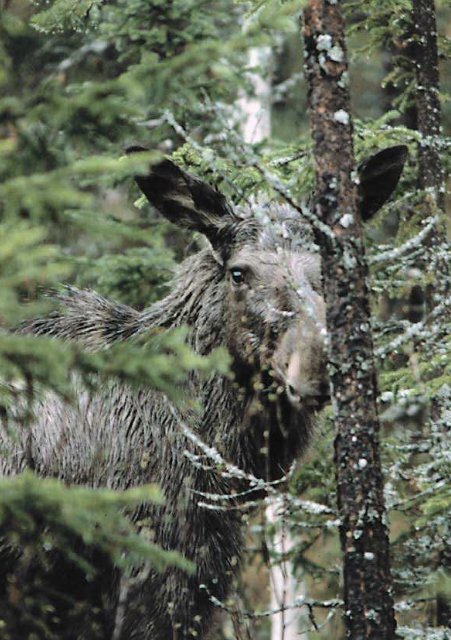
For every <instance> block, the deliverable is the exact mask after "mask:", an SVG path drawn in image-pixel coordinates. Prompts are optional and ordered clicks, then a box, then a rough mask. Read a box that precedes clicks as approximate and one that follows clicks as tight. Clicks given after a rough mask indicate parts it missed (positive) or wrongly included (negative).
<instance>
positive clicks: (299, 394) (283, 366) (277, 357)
mask: <svg viewBox="0 0 451 640" xmlns="http://www.w3.org/2000/svg"><path fill="white" fill-rule="evenodd" d="M273 369H274V373H275V375H276V377H277V379H278V382H279V383H280V386H281V387H283V389H284V391H285V394H286V397H287V399H288V400H289V402H290V404H292V405H293V406H294V407H295V408H298V409H299V408H301V407H303V406H305V407H307V406H308V407H318V408H319V407H321V406H323V405H324V404H325V403H326V402H327V401H328V399H329V380H328V375H327V365H326V354H325V331H322V330H320V329H317V328H316V327H315V331H314V332H312V331H311V330H310V331H309V330H308V329H307V330H306V328H305V327H302V328H299V327H294V328H292V329H291V330H289V331H288V332H287V333H286V334H285V336H284V337H283V339H282V341H281V344H280V346H279V348H278V349H277V350H276V352H275V354H274V358H273Z"/></svg>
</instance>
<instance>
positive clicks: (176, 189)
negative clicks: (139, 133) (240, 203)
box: [126, 146, 233, 243]
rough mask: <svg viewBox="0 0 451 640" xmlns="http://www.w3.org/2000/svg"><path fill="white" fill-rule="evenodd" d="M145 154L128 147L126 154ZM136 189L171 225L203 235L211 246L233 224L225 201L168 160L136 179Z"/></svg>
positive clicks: (142, 148)
mask: <svg viewBox="0 0 451 640" xmlns="http://www.w3.org/2000/svg"><path fill="white" fill-rule="evenodd" d="M142 151H147V149H145V148H144V147H137V146H133V147H128V149H126V152H127V153H137V152H142ZM135 180H136V183H137V184H138V186H139V188H140V189H141V191H142V192H143V194H144V195H145V196H146V198H147V199H148V200H149V202H150V203H151V204H153V205H154V206H155V207H156V208H157V209H158V211H159V212H160V213H161V214H162V215H164V216H165V218H167V219H168V220H170V222H173V223H174V224H177V225H178V226H180V227H184V228H186V229H192V230H194V231H200V232H201V233H204V234H205V235H206V236H207V237H208V238H209V240H210V241H211V242H213V243H214V240H215V238H217V237H218V235H220V232H221V230H224V229H225V228H226V227H227V226H228V225H229V224H230V222H232V220H233V211H232V209H231V208H230V206H229V205H228V203H227V200H226V199H225V197H224V196H223V195H222V194H221V193H220V192H219V191H216V190H215V189H213V188H212V187H211V186H210V185H208V184H207V183H205V182H202V180H199V178H196V177H195V176H192V175H190V174H189V173H186V172H185V171H183V170H182V169H180V167H178V166H177V165H175V164H174V163H173V162H171V161H170V160H162V161H161V162H158V163H157V164H153V165H152V166H151V167H150V168H149V172H148V173H147V174H146V175H142V176H136V177H135Z"/></svg>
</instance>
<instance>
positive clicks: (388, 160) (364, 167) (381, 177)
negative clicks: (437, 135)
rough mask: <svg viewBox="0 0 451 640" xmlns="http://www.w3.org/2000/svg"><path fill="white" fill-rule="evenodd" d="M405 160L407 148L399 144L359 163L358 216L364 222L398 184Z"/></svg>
mask: <svg viewBox="0 0 451 640" xmlns="http://www.w3.org/2000/svg"><path fill="white" fill-rule="evenodd" d="M406 159H407V147H406V146H405V145H402V144H399V145H396V146H394V147H387V148H386V149H382V151H379V152H378V153H376V154H375V155H373V156H370V157H369V158H366V160H364V161H363V162H361V163H360V165H359V166H358V168H357V170H358V173H359V178H360V185H359V195H360V216H361V218H362V220H363V221H364V222H365V221H366V220H369V219H370V218H371V217H372V216H373V215H374V214H375V213H376V211H378V210H379V209H380V208H381V207H382V205H383V204H384V202H386V201H387V200H388V199H389V197H390V196H391V194H392V193H393V191H394V190H395V188H396V185H397V184H398V181H399V178H400V177H401V173H402V170H403V167H404V163H405V161H406Z"/></svg>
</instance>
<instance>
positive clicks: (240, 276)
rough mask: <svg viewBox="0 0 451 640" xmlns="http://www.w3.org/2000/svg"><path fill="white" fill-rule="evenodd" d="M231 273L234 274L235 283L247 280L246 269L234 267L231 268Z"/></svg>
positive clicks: (233, 280)
mask: <svg viewBox="0 0 451 640" xmlns="http://www.w3.org/2000/svg"><path fill="white" fill-rule="evenodd" d="M230 275H231V276H232V282H233V284H243V283H244V281H245V273H244V269H240V268H239V267H233V269H230Z"/></svg>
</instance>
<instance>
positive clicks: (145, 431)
mask: <svg viewBox="0 0 451 640" xmlns="http://www.w3.org/2000/svg"><path fill="white" fill-rule="evenodd" d="M139 150H140V149H139V148H133V149H132V150H131V151H133V152H138V151H139ZM405 157H406V150H405V148H404V147H392V148H390V149H385V150H383V151H381V152H380V153H378V154H376V155H375V156H373V157H372V158H370V159H369V160H367V161H366V162H364V163H363V164H362V165H361V168H360V185H361V187H360V191H361V193H360V195H361V208H362V210H361V214H362V217H363V218H364V219H365V218H367V217H369V216H370V215H372V214H373V213H374V211H375V209H377V208H379V207H380V206H381V205H382V204H383V202H384V201H385V200H386V199H387V198H388V197H389V196H390V194H391V193H392V191H393V189H394V188H395V186H396V183H397V181H398V179H399V176H400V174H401V171H402V166H403V163H404V160H405ZM137 183H138V185H139V187H140V188H141V190H142V191H143V193H144V194H145V195H146V196H147V198H148V199H149V200H150V201H151V202H152V204H153V205H154V206H155V207H156V208H157V209H158V210H159V211H160V213H161V214H162V215H164V216H165V217H166V218H167V219H168V220H170V221H171V222H173V223H174V224H177V225H180V226H182V227H185V228H188V229H192V230H196V231H199V232H201V233H203V234H204V235H205V236H206V237H207V238H208V240H209V246H208V248H205V249H203V250H201V251H200V252H199V253H197V254H196V255H194V256H192V257H190V258H188V259H187V260H185V261H184V262H183V263H182V264H181V266H180V268H179V271H178V273H177V275H176V277H175V279H174V282H173V284H172V288H171V291H170V293H169V294H168V295H167V297H166V298H164V299H163V300H161V301H159V302H157V303H155V304H154V305H152V306H151V307H150V308H148V309H146V310H144V311H143V312H137V311H134V310H133V309H130V308H128V307H125V306H123V305H119V304H116V303H114V302H110V301H108V300H105V299H104V298H102V297H101V296H98V295H97V294H95V293H94V292H90V291H77V290H69V292H68V294H67V295H66V296H65V297H64V298H63V305H62V308H61V310H60V312H59V313H57V314H56V315H53V316H52V317H51V318H44V319H40V320H36V321H34V322H32V323H31V324H30V325H29V327H28V328H27V331H29V332H33V333H35V334H45V335H50V336H58V337H61V338H64V339H66V340H73V341H77V342H79V343H81V344H82V345H84V346H86V347H89V348H90V349H92V348H94V349H95V348H104V347H105V346H107V345H108V344H111V343H113V342H116V341H118V340H123V339H126V338H131V337H133V336H134V335H137V334H140V333H142V332H144V331H146V330H147V329H152V328H155V327H162V328H173V327H177V326H180V325H187V326H188V327H189V328H190V332H189V341H190V343H191V346H192V347H193V348H194V349H195V350H196V351H197V352H199V353H201V354H208V353H209V352H210V351H211V350H212V349H213V348H214V347H217V346H224V347H226V348H227V349H228V351H229V353H230V354H231V357H232V369H233V373H234V379H231V378H230V377H224V376H221V375H219V374H217V375H215V376H212V377H211V378H209V379H208V380H205V379H199V378H198V377H196V376H195V375H193V376H192V377H191V378H190V379H189V381H188V382H187V383H186V385H187V387H188V388H187V391H188V392H189V395H190V396H191V397H196V398H198V400H199V404H200V406H201V411H200V412H196V413H193V412H189V411H188V410H186V411H184V410H183V409H181V410H180V411H179V412H178V413H176V412H174V410H173V408H172V407H171V405H170V403H169V401H168V399H167V398H166V397H165V396H164V395H163V394H162V393H157V392H155V391H152V390H145V389H142V390H140V391H132V390H130V389H129V388H128V387H126V386H124V385H120V384H119V383H117V384H114V385H109V386H108V389H105V391H103V392H98V393H97V395H95V396H90V395H89V394H88V393H87V392H86V391H84V392H82V393H80V394H79V395H78V397H77V401H76V402H75V403H74V404H71V405H69V404H66V403H64V402H63V401H61V400H58V399H56V398H49V399H47V400H46V401H45V403H44V405H43V406H42V408H41V410H40V411H37V412H36V415H37V419H36V423H35V424H34V425H33V426H32V429H31V433H30V435H29V439H28V441H27V447H25V446H21V443H20V442H19V443H17V441H14V442H12V441H10V440H8V438H7V436H3V435H2V436H0V439H1V440H2V442H1V444H2V447H3V448H4V449H6V450H8V449H9V451H10V455H9V456H7V457H4V458H3V459H2V461H1V462H0V465H1V470H2V472H3V473H7V474H12V473H17V472H20V471H22V470H23V469H25V468H26V467H27V465H29V463H30V460H32V464H33V468H34V469H35V471H36V472H37V473H39V474H41V475H43V476H54V477H59V478H61V479H63V480H64V481H66V482H69V483H81V484H86V485H89V486H93V487H98V486H108V487H113V488H125V487H129V486H133V485H140V484H144V483H148V482H158V483H159V484H160V486H161V488H162V490H163V493H164V496H165V501H164V504H163V506H159V507H155V506H152V507H145V508H141V509H140V510H139V513H138V512H137V513H136V514H132V517H133V518H134V519H135V520H138V519H139V520H142V519H143V518H147V520H148V521H150V522H151V524H152V530H153V533H154V540H155V542H157V543H158V544H159V545H161V546H162V547H163V548H165V549H176V550H178V551H180V552H181V553H182V554H183V555H185V556H186V557H188V558H189V559H191V560H193V561H194V563H195V566H196V571H195V573H194V575H187V574H184V573H182V572H181V571H179V570H177V569H167V570H166V571H165V572H164V573H160V574H159V573H153V572H151V573H150V574H149V575H146V577H145V579H143V580H142V581H141V582H139V586H138V587H136V588H135V589H131V590H130V592H129V594H128V600H127V602H126V607H125V619H124V623H123V626H122V635H121V638H124V639H125V638H127V639H130V640H169V639H177V640H180V639H182V638H189V637H197V638H203V637H205V635H206V633H207V630H208V629H209V628H210V626H211V621H212V614H213V606H212V604H211V596H214V597H215V598H218V599H220V600H222V599H224V598H225V596H226V595H227V592H228V589H229V585H230V582H231V580H232V576H233V573H234V571H235V567H236V566H237V564H238V559H239V557H240V554H241V550H242V537H241V521H240V517H239V515H237V513H236V511H234V510H230V511H225V512H217V511H214V510H208V509H205V508H202V507H201V506H199V505H198V496H199V492H200V493H202V494H206V493H215V494H230V493H231V491H232V490H236V486H234V487H232V486H231V485H230V480H229V479H227V478H224V477H223V476H222V475H220V474H219V473H217V472H216V471H215V469H214V468H211V469H210V468H209V467H208V465H207V466H205V468H204V467H202V468H200V467H199V465H195V464H193V461H192V457H191V458H190V457H189V456H187V455H184V452H191V453H192V454H194V456H195V455H198V454H199V453H200V452H199V450H197V449H196V446H195V444H193V442H191V440H189V439H187V437H186V435H185V434H184V431H183V430H182V429H181V428H180V423H181V421H183V422H185V423H186V424H187V425H188V426H189V428H190V429H191V430H193V431H195V432H196V433H197V434H198V435H199V436H200V437H201V439H202V440H203V441H204V442H205V443H206V444H208V445H211V446H214V447H216V449H217V450H218V451H219V453H220V454H221V455H222V456H223V457H224V458H225V459H226V460H227V461H229V462H231V463H233V464H234V465H237V466H238V467H240V468H241V469H243V470H245V471H247V472H251V473H253V474H254V475H256V476H258V477H261V478H264V479H269V480H273V479H276V478H280V477H281V476H282V475H283V474H284V473H285V472H286V470H287V469H288V467H289V465H290V463H291V462H292V461H293V459H294V458H295V457H296V456H298V455H299V454H301V453H302V452H303V450H305V448H306V446H307V443H308V440H309V438H310V436H311V434H312V428H313V424H314V419H315V414H316V413H317V411H318V409H319V408H321V406H322V405H323V404H324V402H325V401H326V400H327V396H328V382H327V376H326V363H325V356H324V339H325V306H324V301H323V298H322V295H321V273H320V271H321V269H320V262H319V257H318V255H317V253H316V251H315V247H314V245H312V243H311V241H310V239H309V234H308V232H306V229H305V228H304V224H303V222H302V221H301V220H300V219H299V216H298V214H297V213H296V212H293V211H291V210H290V209H289V208H287V206H285V205H282V206H281V205H272V206H271V207H270V208H268V211H267V214H268V215H267V216H266V217H265V216H264V217H263V218H257V217H255V216H253V215H252V212H251V211H243V210H239V209H234V208H233V207H232V206H231V205H230V204H229V203H228V202H227V201H226V199H225V198H224V196H223V195H221V194H220V193H218V192H217V191H216V190H214V189H213V188H212V187H210V186H209V185H207V184H205V183H204V182H202V181H201V180H199V179H198V178H196V177H194V176H192V175H190V174H188V173H186V172H184V171H182V169H180V168H179V167H177V166H176V165H174V164H173V163H172V162H171V161H169V160H164V161H163V162H160V163H159V164H157V165H153V166H152V167H151V168H150V170H149V172H148V174H147V175H142V176H138V177H137ZM300 239H301V241H300ZM25 449H27V455H26V456H25V454H24V453H23V451H24V450H25ZM144 453H145V457H146V460H147V461H148V462H147V464H145V465H144V464H142V459H143V454H144ZM98 568H99V571H98V574H97V575H98V578H97V579H96V580H97V582H95V585H96V586H95V587H94V588H93V585H92V583H91V584H89V585H88V584H87V583H86V582H84V581H83V580H82V579H77V580H73V581H71V580H67V581H66V582H65V584H63V585H61V589H62V590H63V591H64V592H65V595H66V596H67V597H68V598H71V597H74V598H78V596H79V595H80V592H83V590H85V592H86V594H88V593H95V600H96V609H95V610H96V612H97V613H93V614H92V615H93V616H95V623H96V629H97V632H96V635H92V632H91V631H90V629H91V628H92V624H91V623H92V620H86V621H85V622H83V623H80V624H78V625H70V624H69V623H67V625H66V627H65V631H64V633H63V635H60V636H58V637H62V638H64V639H67V640H69V639H71V640H72V639H74V640H75V639H81V638H83V640H93V639H94V638H102V639H105V640H106V639H110V638H111V637H112V633H113V628H114V620H115V615H116V614H115V612H116V608H117V606H118V602H119V591H120V585H119V580H118V576H117V574H116V571H115V569H114V567H112V566H110V565H109V564H108V563H106V562H105V563H104V564H103V565H101V566H100V567H98ZM63 582H64V581H63ZM3 588H4V585H0V591H1V590H3ZM87 597H89V596H87ZM121 604H122V605H123V603H121ZM75 627H76V628H75Z"/></svg>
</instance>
